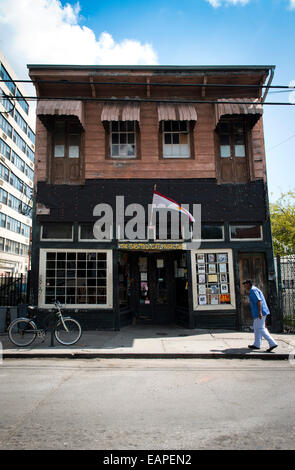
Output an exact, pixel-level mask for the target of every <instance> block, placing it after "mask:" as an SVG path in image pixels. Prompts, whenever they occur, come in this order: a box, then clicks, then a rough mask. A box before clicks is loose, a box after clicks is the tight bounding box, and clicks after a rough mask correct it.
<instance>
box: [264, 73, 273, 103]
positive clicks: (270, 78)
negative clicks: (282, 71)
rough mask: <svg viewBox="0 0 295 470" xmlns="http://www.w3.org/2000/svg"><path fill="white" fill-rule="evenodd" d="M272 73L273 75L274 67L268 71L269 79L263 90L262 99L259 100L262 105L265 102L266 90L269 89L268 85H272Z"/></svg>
mask: <svg viewBox="0 0 295 470" xmlns="http://www.w3.org/2000/svg"><path fill="white" fill-rule="evenodd" d="M274 73H275V66H274V67H272V68H271V69H270V77H269V79H268V82H267V85H266V89H265V91H264V94H263V97H262V98H261V102H262V103H264V101H265V100H266V95H267V93H268V90H269V87H270V85H271V83H272V81H273V77H274Z"/></svg>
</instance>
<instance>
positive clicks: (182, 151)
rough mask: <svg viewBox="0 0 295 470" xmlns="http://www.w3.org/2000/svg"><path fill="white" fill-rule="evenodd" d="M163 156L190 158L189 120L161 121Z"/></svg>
mask: <svg viewBox="0 0 295 470" xmlns="http://www.w3.org/2000/svg"><path fill="white" fill-rule="evenodd" d="M161 126H162V129H161V130H162V141H163V158H190V157H191V149H190V131H189V121H161Z"/></svg>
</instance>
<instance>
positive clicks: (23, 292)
mask: <svg viewBox="0 0 295 470" xmlns="http://www.w3.org/2000/svg"><path fill="white" fill-rule="evenodd" d="M26 296H27V278H26V276H23V275H22V274H21V275H10V276H7V275H1V276H0V306H7V307H14V306H17V305H19V304H21V303H23V302H25V300H26Z"/></svg>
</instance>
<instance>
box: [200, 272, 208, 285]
mask: <svg viewBox="0 0 295 470" xmlns="http://www.w3.org/2000/svg"><path fill="white" fill-rule="evenodd" d="M205 283H206V274H200V275H199V284H205Z"/></svg>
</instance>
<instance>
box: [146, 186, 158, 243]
mask: <svg viewBox="0 0 295 470" xmlns="http://www.w3.org/2000/svg"><path fill="white" fill-rule="evenodd" d="M156 190H157V185H156V184H154V192H155V191H156ZM153 200H154V194H153ZM152 220H153V204H152V207H151V213H150V221H149V224H148V238H149V229H150V228H152Z"/></svg>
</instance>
